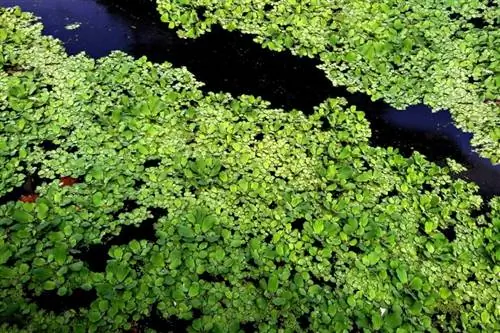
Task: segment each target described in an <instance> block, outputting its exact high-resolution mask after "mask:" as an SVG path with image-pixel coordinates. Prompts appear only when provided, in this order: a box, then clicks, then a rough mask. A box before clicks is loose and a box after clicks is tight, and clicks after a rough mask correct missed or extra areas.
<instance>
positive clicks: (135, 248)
mask: <svg viewBox="0 0 500 333" xmlns="http://www.w3.org/2000/svg"><path fill="white" fill-rule="evenodd" d="M128 246H129V247H130V249H131V250H132V252H133V253H135V254H138V253H139V252H140V251H141V244H140V243H139V242H138V241H137V240H135V239H133V240H132V241H131V242H130V243H129V245H128Z"/></svg>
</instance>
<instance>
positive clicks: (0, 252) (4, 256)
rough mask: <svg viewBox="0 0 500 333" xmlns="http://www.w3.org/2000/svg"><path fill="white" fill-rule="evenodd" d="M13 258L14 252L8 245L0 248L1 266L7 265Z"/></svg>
mask: <svg viewBox="0 0 500 333" xmlns="http://www.w3.org/2000/svg"><path fill="white" fill-rule="evenodd" d="M11 256H12V251H11V250H10V249H9V248H8V246H7V245H2V246H1V247H0V265H3V264H5V263H6V262H7V261H8V260H9V258H10V257H11Z"/></svg>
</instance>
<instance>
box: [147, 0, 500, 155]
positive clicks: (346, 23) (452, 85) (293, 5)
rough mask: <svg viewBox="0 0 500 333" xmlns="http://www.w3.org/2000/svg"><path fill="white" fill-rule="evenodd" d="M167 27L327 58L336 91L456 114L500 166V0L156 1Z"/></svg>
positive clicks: (325, 62)
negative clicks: (216, 30) (227, 34)
mask: <svg viewBox="0 0 500 333" xmlns="http://www.w3.org/2000/svg"><path fill="white" fill-rule="evenodd" d="M157 4H158V10H159V12H160V14H161V19H162V21H164V22H167V23H168V24H169V27H171V28H174V27H179V28H180V31H179V34H180V35H181V36H185V37H196V36H199V35H200V34H202V33H205V32H206V31H209V30H210V28H211V26H212V25H214V24H218V25H221V26H222V27H224V28H225V29H228V30H235V29H237V30H239V31H242V32H244V33H249V34H252V35H255V41H256V42H258V43H261V44H262V45H263V46H264V47H268V48H270V49H272V50H275V51H282V50H284V49H289V50H291V51H292V52H293V53H294V54H297V55H300V56H309V57H318V58H320V59H321V61H322V65H321V66H320V67H321V68H322V69H323V70H324V71H325V73H326V75H327V76H328V78H329V79H330V80H331V81H332V83H333V84H334V85H335V86H338V85H342V86H347V87H348V89H349V90H351V91H362V92H365V93H367V94H369V95H370V96H372V98H373V99H374V100H377V99H383V100H385V101H386V102H388V103H390V104H392V105H394V106H395V107H398V108H404V107H406V106H408V105H411V104H418V103H422V102H423V103H425V104H428V105H429V106H431V107H432V108H433V109H434V110H436V111H437V110H441V109H449V110H450V112H451V114H452V116H453V119H454V120H455V123H456V124H457V126H458V127H460V128H462V129H463V130H465V131H467V132H472V133H473V134H474V137H473V140H472V143H473V146H475V147H476V149H477V150H478V151H479V153H480V154H481V155H483V156H485V157H488V158H490V159H491V160H492V161H493V162H494V163H498V162H499V161H500V155H499V154H500V131H499V128H500V106H499V102H498V100H499V93H500V91H499V87H500V84H499V82H500V81H499V72H498V68H499V63H498V59H499V51H498V50H499V44H498V43H499V33H500V32H499V31H500V30H498V20H499V19H498V18H499V17H500V9H499V6H498V1H497V0H495V1H488V0H477V1H440V2H439V3H436V2H435V1H420V0H414V1H405V2H401V1H397V0H378V1H371V2H366V1H362V0H359V1H343V0H337V1H330V0H312V1H309V0H308V1H301V0H283V1H274V0H259V1H218V0H189V1H188V0H157Z"/></svg>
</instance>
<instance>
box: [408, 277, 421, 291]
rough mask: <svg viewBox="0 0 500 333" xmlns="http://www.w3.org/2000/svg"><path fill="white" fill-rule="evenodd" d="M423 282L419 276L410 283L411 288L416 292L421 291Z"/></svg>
mask: <svg viewBox="0 0 500 333" xmlns="http://www.w3.org/2000/svg"><path fill="white" fill-rule="evenodd" d="M422 285H423V281H422V279H421V278H419V277H418V276H416V277H414V278H413V279H412V280H411V282H410V287H411V288H412V289H414V290H421V289H422Z"/></svg>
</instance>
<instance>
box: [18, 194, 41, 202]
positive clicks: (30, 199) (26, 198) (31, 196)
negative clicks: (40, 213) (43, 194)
mask: <svg viewBox="0 0 500 333" xmlns="http://www.w3.org/2000/svg"><path fill="white" fill-rule="evenodd" d="M38 197H39V195H38V194H27V195H21V197H20V198H19V201H21V202H25V203H33V202H35V201H36V199H38Z"/></svg>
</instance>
